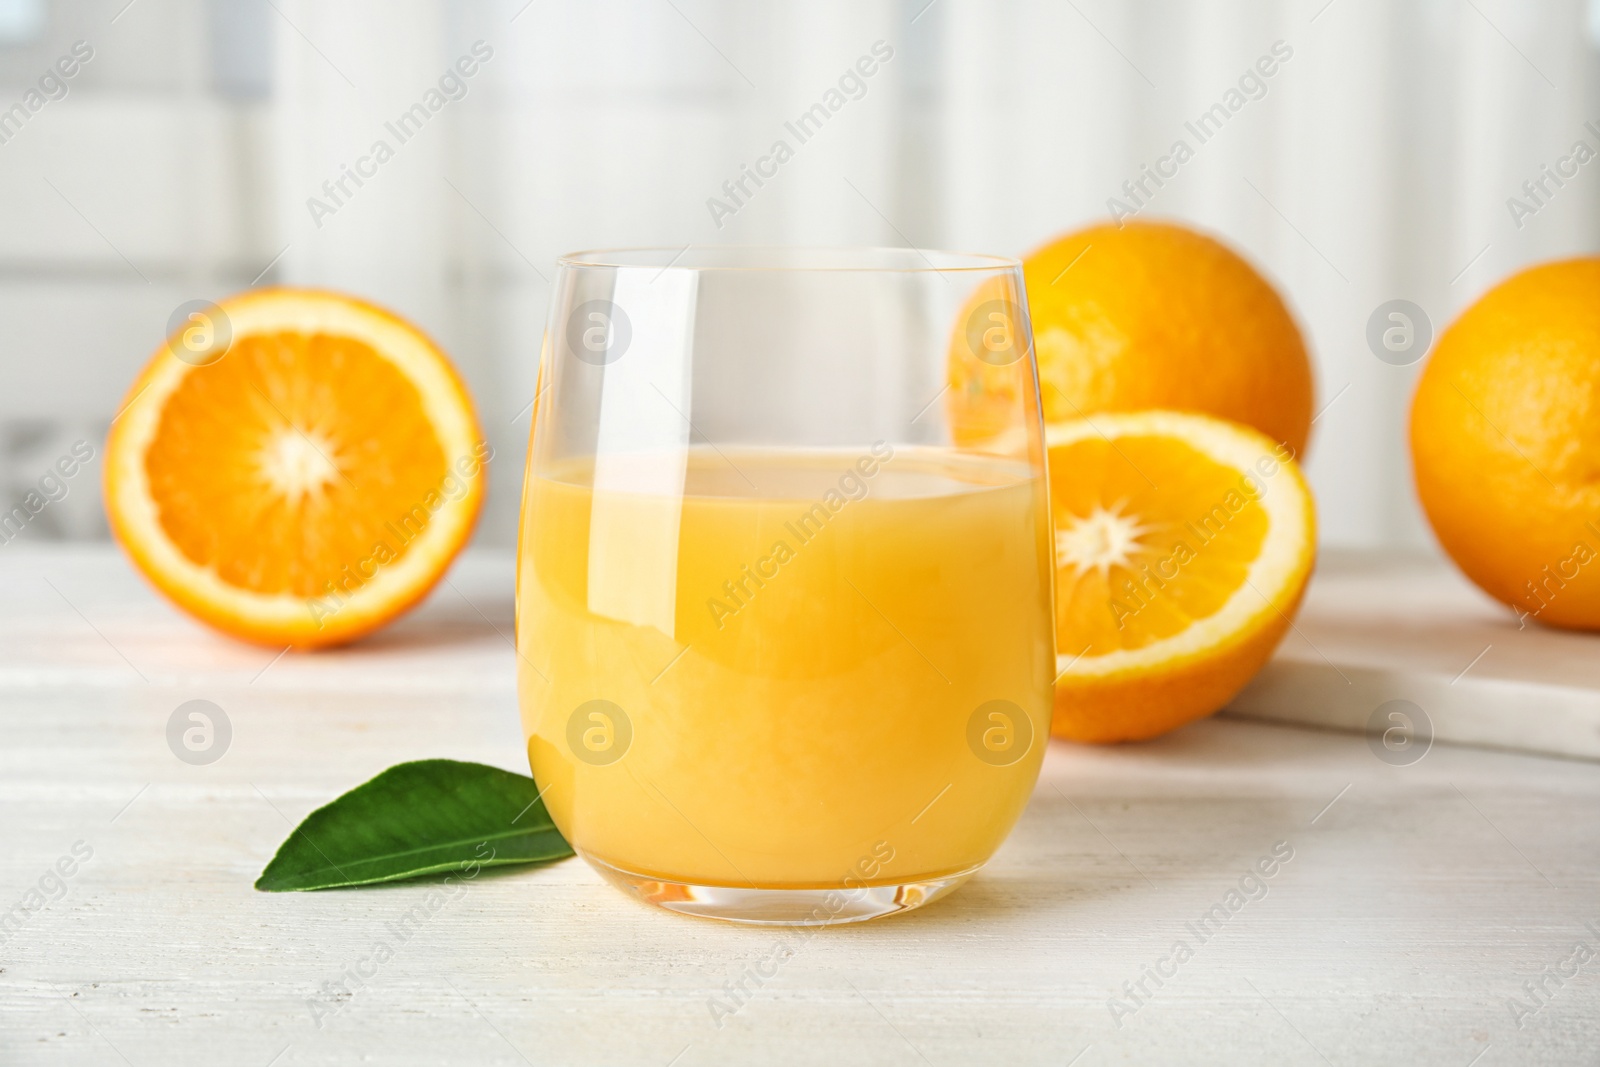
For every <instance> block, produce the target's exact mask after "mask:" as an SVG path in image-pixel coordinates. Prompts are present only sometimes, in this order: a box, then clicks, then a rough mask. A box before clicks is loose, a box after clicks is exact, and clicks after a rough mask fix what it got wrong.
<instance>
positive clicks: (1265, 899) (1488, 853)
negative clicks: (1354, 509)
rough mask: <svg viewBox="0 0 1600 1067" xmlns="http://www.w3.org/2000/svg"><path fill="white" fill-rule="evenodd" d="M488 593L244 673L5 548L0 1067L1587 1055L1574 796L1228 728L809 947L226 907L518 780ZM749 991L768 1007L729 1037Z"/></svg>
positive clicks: (1348, 740) (360, 905)
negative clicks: (311, 848)
mask: <svg viewBox="0 0 1600 1067" xmlns="http://www.w3.org/2000/svg"><path fill="white" fill-rule="evenodd" d="M510 589H511V583H510V560H509V558H508V557H505V556H491V555H473V556H469V558H467V559H466V560H464V561H463V562H462V564H461V565H459V566H458V567H457V569H456V571H455V572H454V573H453V574H452V576H451V585H450V586H446V587H442V588H441V590H440V591H439V592H438V593H437V594H436V595H435V597H434V598H433V599H432V600H431V601H430V602H429V603H428V604H427V605H426V606H425V607H424V608H423V609H422V611H421V612H419V613H418V614H417V615H414V616H413V617H411V618H410V619H408V620H406V621H405V622H404V623H402V624H401V625H399V626H397V627H395V628H394V629H393V630H391V631H389V632H388V633H386V634H385V635H382V636H380V637H379V638H377V639H375V640H373V641H372V642H370V643H368V644H367V645H364V646H362V647H359V648H357V649H352V650H348V651H345V652H340V653H334V654H330V655H319V656H315V657H296V656H285V657H284V658H283V659H281V660H278V661H277V662H272V660H273V655H274V654H273V652H272V650H264V651H263V650H258V649H252V648H245V647H242V646H236V645H232V644H229V643H227V642H225V641H222V640H221V639H218V638H214V637H212V636H210V635H208V634H206V633H204V632H203V631H201V630H200V629H198V628H197V627H195V626H194V625H192V624H190V623H189V622H187V621H186V620H184V619H183V618H181V617H180V616H178V615H177V614H176V613H174V612H173V611H171V610H170V609H168V608H166V607H165V606H164V605H162V604H160V603H158V602H157V601H156V600H155V599H154V598H152V597H151V596H150V595H149V594H147V593H145V592H144V591H143V589H142V588H141V587H140V585H139V583H138V582H137V581H136V579H134V578H133V576H131V575H130V574H129V573H128V572H127V569H126V567H125V566H124V565H123V563H122V562H121V560H120V559H119V558H117V557H116V556H115V555H114V554H112V553H111V552H109V551H108V550H83V549H76V550H67V549H49V550H37V549H29V548H25V547H24V546H21V545H13V546H7V547H5V548H3V549H0V717H3V724H4V728H5V732H4V737H5V742H4V744H3V745H0V908H11V907H12V906H13V904H14V903H18V902H23V901H26V900H28V899H29V893H30V891H31V890H32V889H37V888H41V887H42V888H43V889H44V890H45V892H44V893H42V894H41V896H56V897H57V899H53V900H49V901H48V902H47V903H45V904H44V905H43V906H42V907H39V908H37V909H34V910H31V911H29V912H28V913H27V914H26V916H25V917H24V918H22V919H21V920H20V921H14V922H13V924H12V926H11V928H9V932H6V931H0V1062H3V1063H5V1064H34V1063H50V1064H96V1065H98V1064H108V1063H123V1062H126V1063H129V1064H135V1065H140V1067H143V1065H145V1064H151V1065H155V1064H189V1063H194V1064H219V1063H221V1064H247V1065H259V1067H266V1065H268V1064H274V1065H276V1067H291V1065H299V1064H347V1063H352V1062H358V1061H359V1062H374V1063H426V1064H521V1063H524V1062H527V1063H537V1064H545V1063H560V1064H568V1063H571V1064H659V1065H662V1067H665V1065H668V1064H674V1063H675V1064H678V1065H680V1067H689V1065H693V1064H716V1063H725V1064H750V1063H777V1064H790V1063H796V1064H798V1063H828V1064H908V1065H910V1064H933V1065H941V1067H942V1065H945V1064H951V1065H954V1064H967V1063H995V1062H999V1063H1008V1064H1058V1065H1059V1064H1067V1063H1075V1064H1077V1065H1078V1067H1094V1065H1099V1064H1112V1063H1201V1064H1240V1063H1274V1064H1338V1065H1343V1064H1358V1063H1359V1064H1369V1063H1405V1064H1441V1065H1449V1067H1466V1065H1468V1064H1477V1065H1480V1067H1492V1065H1495V1064H1529V1063H1541V1064H1579V1063H1593V1062H1594V1057H1595V1054H1596V1050H1597V1049H1600V977H1597V974H1596V972H1597V971H1600V956H1597V958H1596V959H1595V960H1593V961H1591V962H1589V963H1587V964H1585V965H1583V966H1581V967H1579V968H1578V969H1577V973H1576V974H1575V975H1573V976H1568V977H1563V978H1561V981H1560V983H1559V984H1558V983H1557V982H1556V980H1555V979H1553V978H1551V977H1548V976H1549V975H1551V974H1556V973H1557V972H1558V971H1559V970H1561V969H1563V968H1568V969H1570V967H1571V966H1572V965H1570V964H1569V963H1568V962H1567V961H1569V960H1570V959H1572V952H1573V949H1574V946H1575V944H1576V943H1577V942H1580V941H1582V942H1585V943H1586V944H1587V945H1588V946H1589V947H1590V948H1591V949H1594V950H1595V951H1596V952H1600V771H1597V769H1596V768H1595V767H1594V766H1593V765H1592V764H1590V763H1586V762H1582V761H1574V760H1559V759H1547V758H1540V757H1537V756H1532V755H1527V754H1516V753H1507V752H1497V751H1487V750H1483V749H1478V748H1467V747H1458V746H1452V745H1447V744H1437V745H1434V746H1433V747H1432V748H1431V750H1429V751H1428V752H1427V754H1426V755H1425V756H1424V757H1423V758H1422V759H1420V760H1418V761H1417V762H1415V763H1412V764H1410V765H1404V766H1399V765H1394V764H1392V763H1388V762H1384V761H1383V760H1380V759H1379V758H1377V756H1375V754H1374V753H1373V751H1372V750H1371V749H1370V748H1369V747H1368V745H1367V743H1366V741H1365V739H1364V738H1362V737H1360V736H1355V735H1350V734H1343V733H1338V732H1330V731H1318V730H1307V729H1300V728H1292V727H1287V726H1282V725H1274V724H1266V723H1258V722H1243V721H1238V720H1229V719H1217V720H1211V721H1207V722H1202V723H1198V724H1195V725H1193V726H1191V727H1189V728H1187V729H1185V730H1182V731H1179V732H1178V733H1176V734H1174V735H1171V736H1169V737H1167V738H1164V739H1161V740H1159V741H1157V742H1154V743H1151V744H1146V745H1139V746H1127V747H1119V748H1109V749H1094V748H1079V747H1073V746H1069V745H1065V744H1061V743H1055V744H1053V745H1052V747H1051V751H1050V752H1049V755H1048V757H1047V759H1046V763H1045V770H1044V773H1043V776H1042V778H1041V780H1040V783H1039V786H1038V788H1037V790H1036V791H1035V794H1034V798H1033V802H1032V804H1031V806H1030V807H1029V808H1028V810H1027V812H1026V813H1025V815H1024V816H1023V819H1022V821H1021V823H1020V825H1019V826H1018V828H1017V831H1016V832H1015V834H1014V835H1013V836H1012V838H1011V839H1010V840H1009V841H1008V842H1007V843H1006V845H1005V846H1004V847H1003V848H1002V850H1001V851H1000V853H999V854H998V855H997V856H996V858H995V860H994V861H993V863H992V864H991V865H990V866H989V867H988V868H987V869H986V870H985V871H984V872H982V873H981V874H980V875H979V876H978V877H977V878H976V879H975V880H974V881H973V882H972V883H970V884H969V885H968V886H966V887H964V888H963V889H962V890H961V891H959V892H958V893H957V894H956V895H954V896H953V897H951V898H950V899H949V900H948V901H945V902H941V903H940V904H938V905H935V906H932V907H930V908H928V909H926V910H925V911H922V912H917V913H913V914H911V915H908V916H904V917H901V918H896V919H890V920H885V921H880V922H876V923H869V924H866V925H863V926H857V927H845V928H837V929H832V930H824V931H821V932H819V933H815V934H810V933H807V932H803V931H800V932H794V931H778V932H775V931H771V930H760V929H750V928H739V927H732V926H727V925H722V924H716V923H711V922H706V921H696V920H692V919H686V918H682V917H678V916H672V915H667V914H662V913H658V912H655V911H652V910H650V909H648V908H646V907H644V906H642V905H639V904H636V903H634V902H632V901H630V900H628V899H625V898H624V897H623V896H622V895H621V894H619V893H617V892H616V891H614V890H612V889H610V888H609V887H606V886H605V885H603V884H602V883H601V882H600V881H599V879H598V878H597V877H596V876H595V875H594V874H593V873H592V872H591V871H589V870H588V869H587V868H586V867H585V866H584V865H583V864H582V863H580V862H577V861H568V862H566V863H563V864H559V865H556V866H552V867H549V868H545V869H542V870H534V871H520V872H512V873H504V874H497V875H490V874H484V875H483V876H481V877H480V878H478V879H476V880H474V881H473V882H472V883H471V884H470V885H468V886H467V887H466V888H465V889H464V890H463V891H462V892H461V893H460V894H459V895H458V896H456V897H455V898H453V899H448V900H445V901H442V902H440V901H439V899H438V896H437V894H436V890H435V889H434V888H431V887H429V886H426V885H416V884H413V885H399V886H390V887H385V888H376V889H368V890H360V891H345V892H330V893H315V894H281V895H275V894H262V893H256V892H254V891H253V890H252V889H251V888H250V885H251V882H252V880H253V879H254V878H255V876H256V874H257V873H258V872H259V871H260V869H261V867H262V865H263V864H264V863H265V862H266V860H267V859H268V858H269V857H270V856H271V854H272V852H273V850H274V848H275V847H276V846H277V844H278V842H279V841H281V840H282V839H283V837H284V836H285V835H286V834H287V833H288V831H289V828H290V824H291V823H293V822H294V821H297V820H298V819H299V818H300V817H301V816H303V815H304V814H305V813H307V812H308V811H310V810H311V809H312V808H313V807H315V806H317V805H319V804H321V803H323V802H324V801H326V800H327V799H329V798H330V797H331V796H333V795H335V794H336V793H338V792H339V791H341V790H343V789H345V788H347V787H348V786H350V785H352V784H354V783H355V782H358V781H360V780H362V779H364V778H366V777H367V776H369V775H371V774H373V773H375V772H376V771H378V770H380V769H382V768H383V767H385V766H388V765H389V764H392V763H395V762H398V761H400V760H403V759H410V758H415V757H421V756H449V757H455V758H459V759H475V760H482V761H484V762H488V763H493V764H497V765H500V766H504V767H507V768H511V769H515V770H519V771H522V770H526V767H525V764H524V763H523V760H522V758H521V737H520V734H519V729H518V724H517V716H516V712H515V704H514V695H513V688H512V681H511V679H512V659H511V652H510V649H509V646H508V644H507V643H506V640H505V635H509V633H510V622H511V600H510ZM1313 639H1315V638H1313ZM1484 662H1488V657H1485V661H1484ZM1480 665H1481V664H1480ZM190 699H207V700H211V701H214V702H216V703H217V704H218V705H219V706H221V707H222V708H223V709H224V710H225V711H226V713H227V715H228V717H229V720H230V722H231V725H232V731H233V736H232V739H231V742H230V745H229V748H228V750H227V752H226V754H225V755H224V756H223V757H222V758H221V759H220V760H218V761H216V762H214V763H211V764H209V765H205V766H194V765H190V764H187V763H184V762H182V761H180V760H179V759H177V758H176V757H175V756H174V754H173V752H172V751H171V750H170V749H169V748H168V745H167V741H166V736H165V731H166V725H167V720H168V718H169V716H170V715H171V712H172V710H173V709H174V708H175V707H176V706H177V705H178V704H180V703H182V702H183V701H186V700H190ZM79 842H81V843H82V844H77V843H79ZM1280 842H1282V843H1283V844H1281V845H1280V844H1279V843H1280ZM75 845H77V848H78V852H79V854H80V855H81V854H82V853H83V852H85V851H86V850H92V856H90V857H89V858H88V859H87V860H86V861H82V862H80V861H79V860H77V859H75V858H73V849H74V846H75ZM1275 847H1276V848H1277V849H1278V852H1279V854H1280V855H1282V854H1285V853H1287V852H1288V850H1292V858H1290V859H1288V860H1287V861H1286V862H1279V863H1277V864H1276V865H1273V864H1268V866H1271V867H1272V869H1273V871H1274V873H1273V875H1272V876H1271V877H1270V878H1263V879H1260V882H1259V885H1260V886H1261V887H1263V888H1264V895H1262V890H1258V889H1257V882H1254V881H1248V880H1247V881H1246V882H1245V888H1246V890H1248V893H1249V895H1252V896H1255V897H1256V898H1257V899H1248V898H1247V896H1246V895H1245V894H1240V896H1239V897H1237V898H1236V899H1237V900H1238V901H1239V905H1238V907H1237V910H1236V911H1233V912H1230V913H1229V917H1228V918H1227V919H1226V920H1225V921H1224V920H1213V921H1212V924H1211V925H1209V926H1207V927H1206V928H1205V930H1203V931H1201V933H1200V934H1199V935H1197V933H1196V930H1197V929H1198V927H1197V925H1196V924H1198V923H1199V922H1200V920H1201V918H1202V916H1203V915H1205V914H1206V913H1207V911H1208V909H1211V908H1212V907H1213V905H1219V904H1220V905H1223V910H1224V911H1226V910H1227V906H1228V905H1229V904H1230V903H1233V900H1232V899H1230V897H1229V895H1228V894H1229V892H1230V890H1234V891H1237V890H1238V888H1239V886H1240V883H1241V879H1242V878H1243V877H1244V876H1245V875H1246V873H1247V872H1248V871H1250V870H1251V869H1252V868H1253V867H1254V866H1255V865H1256V864H1257V863H1258V861H1261V860H1262V859H1263V858H1264V857H1269V856H1271V855H1272V853H1273V850H1274V848H1275ZM63 858H66V859H67V860H69V861H70V863H67V864H65V866H72V867H73V873H72V875H71V876H70V877H66V878H63V879H61V881H60V885H61V886H63V887H64V890H62V891H59V892H58V891H57V889H56V886H57V883H56V881H55V876H52V875H51V874H50V872H51V871H54V870H56V869H57V867H56V865H57V864H58V863H60V862H62V861H63ZM430 893H435V894H436V895H435V896H434V897H433V901H434V902H435V903H438V904H439V905H440V906H439V907H438V908H437V910H436V911H434V912H432V913H431V915H430V917H429V918H428V919H427V921H426V922H424V923H422V924H421V925H420V928H419V929H418V931H417V932H416V933H414V934H413V935H411V936H410V937H409V938H408V939H406V940H404V941H401V940H399V939H398V937H397V936H396V934H395V933H394V924H395V923H397V922H398V921H399V920H400V918H401V916H403V915H404V914H405V913H406V912H407V911H408V910H410V909H413V908H416V907H418V906H423V907H426V906H427V904H428V902H429V900H430ZM1202 936H1204V940H1201V937H1202ZM1178 941H1183V942H1184V943H1185V945H1186V947H1187V949H1188V953H1187V954H1185V953H1181V952H1180V953H1177V954H1176V955H1175V954H1174V953H1173V948H1174V945H1175V942H1178ZM379 943H383V944H385V945H387V946H389V948H390V951H391V952H392V958H390V959H388V960H387V961H386V962H384V963H382V964H381V965H377V966H374V965H373V964H372V963H371V962H370V961H372V960H373V959H374V953H375V950H376V946H377V945H378V944H379ZM1178 956H1182V957H1183V959H1182V961H1181V962H1179V961H1178ZM354 967H360V968H361V969H362V970H365V971H366V972H367V975H366V976H365V977H362V978H360V982H359V984H357V982H355V981H354V980H352V979H348V978H346V979H344V980H345V981H346V982H347V989H348V991H347V992H330V987H329V985H328V983H337V982H339V981H340V980H341V977H342V976H343V975H344V974H345V973H346V972H347V970H348V969H350V968H354ZM1154 967H1160V968H1161V969H1162V970H1163V971H1165V972H1166V976H1165V977H1163V978H1162V980H1161V984H1160V985H1159V986H1157V985H1156V983H1155V981H1154V980H1152V979H1150V978H1148V977H1145V976H1146V974H1147V968H1154ZM747 968H748V969H750V971H751V972H755V971H757V970H760V971H765V972H768V973H771V977H768V978H764V979H762V980H761V982H760V984H759V985H758V984H757V983H756V982H755V981H754V980H751V979H746V985H747V987H748V988H750V989H752V992H751V993H750V994H749V995H748V996H747V997H746V998H745V1000H744V1003H742V1004H739V1005H736V1007H737V1010H734V1011H731V1012H729V1011H728V1010H727V1008H728V1007H729V1006H730V1005H731V1004H732V1002H731V1000H730V998H729V996H728V993H727V984H728V983H737V982H738V981H739V980H740V979H741V976H743V975H744V974H745V972H746V969H747ZM773 972H775V973H773ZM1542 975H1543V976H1545V977H1543V978H1542V981H1543V984H1544V987H1545V989H1546V990H1547V991H1548V994H1547V995H1546V996H1544V997H1541V999H1540V1000H1539V1001H1538V1002H1537V1003H1535V1002H1533V1001H1530V1000H1529V994H1528V993H1527V991H1526V989H1525V987H1524V983H1525V982H1538V981H1541V976H1542ZM1141 980H1143V982H1144V986H1145V989H1146V990H1147V991H1148V995H1145V994H1140V995H1139V999H1140V1001H1141V1002H1142V1003H1139V1004H1134V1003H1133V1002H1132V1001H1130V1000H1127V999H1126V997H1125V994H1124V983H1130V984H1131V983H1138V982H1140V981H1141ZM1135 991H1136V992H1137V990H1135ZM1119 995H1122V996H1123V999H1122V1000H1120V1001H1117V1000H1113V999H1112V998H1114V997H1117V996H1119ZM1513 997H1520V998H1521V999H1522V1001H1523V1002H1524V1005H1525V1007H1526V1008H1527V1009H1528V1010H1529V1011H1530V1012H1531V1014H1527V1015H1524V1016H1522V1017H1520V1019H1519V1017H1517V1016H1514V1015H1513V1013H1512V1010H1511V1008H1510V1006H1509V1003H1510V998H1513ZM1118 1004H1120V1005H1121V1008H1120V1010H1118V1011H1115V1012H1114V1011H1113V1007H1114V1006H1115V1005H1118ZM719 1006H720V1009H721V1010H718V1008H719ZM1535 1007H1536V1008H1537V1010H1536V1011H1533V1010H1532V1009H1534V1008H1535ZM1519 1021H1520V1023H1521V1024H1522V1025H1521V1026H1520V1027H1519V1025H1518V1023H1519ZM1075 1057H1076V1059H1075Z"/></svg>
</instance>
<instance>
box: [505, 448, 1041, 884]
mask: <svg viewBox="0 0 1600 1067" xmlns="http://www.w3.org/2000/svg"><path fill="white" fill-rule="evenodd" d="M543 470H544V471H545V472H546V473H545V474H544V475H543V476H541V475H540V473H538V471H537V470H536V471H533V472H531V473H530V475H529V482H528V485H527V487H526V491H525V494H524V500H525V507H526V508H528V509H529V513H528V514H527V515H525V516H524V522H523V530H524V538H525V539H524V541H523V544H522V546H521V550H520V558H519V568H518V579H517V582H518V592H517V650H518V653H519V657H518V671H519V677H518V686H519V692H520V698H521V706H522V716H523V727H524V731H525V734H526V736H527V739H528V759H529V763H530V764H531V766H532V768H533V774H534V777H535V778H536V779H537V781H538V782H539V785H540V787H541V788H542V789H544V790H546V792H545V794H544V796H545V803H546V804H547V805H548V807H549V810H550V813H551V815H552V816H553V817H554V819H555V822H556V825H557V826H558V827H559V828H560V829H561V831H562V833H564V834H565V835H566V836H567V839H568V840H569V841H571V842H572V844H573V845H574V847H576V848H577V849H578V850H579V851H580V852H582V853H583V854H584V855H585V856H586V857H588V858H590V859H591V860H597V861H599V862H600V863H602V864H606V865H610V866H611V867H614V868H617V869H619V870H621V871H624V872H629V873H631V874H634V875H638V876H643V877H646V878H658V879H661V880H662V881H664V882H677V883H687V884H690V885H701V886H728V887H744V886H752V887H760V888H795V889H816V888H833V887H839V886H841V885H849V886H857V885H863V886H873V885H895V884H904V883H911V882H915V881H918V880H920V879H925V878H932V877H943V876H949V875H955V874H959V873H961V872H965V871H968V870H971V869H973V868H975V867H977V866H978V865H980V864H982V863H983V862H984V861H985V860H987V859H988V858H989V856H990V854H991V853H992V852H993V851H994V850H995V848H996V847H998V845H999V844H1000V842H1001V840H1002V839H1003V838H1004V837H1005V835H1006V834H1007V833H1008V832H1009V830H1010V829H1011V826H1012V824H1013V823H1014V822H1015V821H1016V818H1017V816H1018V814H1019V813H1020V812H1021V810H1022V807H1023V805H1024V803H1025V802H1026V800H1027V797H1028V795H1029V793H1030V792H1031V791H1032V788H1033V783H1034V780H1035V778H1036V776H1037V773H1038V768H1039V763H1040V760H1041V759H1042V757H1043V752H1044V744H1045V740H1046V739H1047V738H1048V736H1049V726H1050V710H1051V682H1052V679H1053V675H1054V664H1055V650H1054V647H1053V639H1052V631H1051V625H1052V622H1051V618H1052V616H1051V606H1050V596H1051V586H1050V583H1051V580H1052V578H1051V573H1052V571H1051V567H1050V555H1049V550H1048V533H1047V531H1048V519H1047V516H1046V513H1045V510H1044V506H1043V500H1042V499H1041V498H1040V495H1039V494H1040V493H1041V492H1042V490H1041V489H1040V488H1039V486H1038V482H1037V479H1035V480H1032V481H1030V478H1029V474H1030V471H1029V469H1028V468H1027V467H1026V466H1025V465H1022V464H1018V463H1015V462H1012V461H1007V460H1000V459H992V458H982V457H970V456H961V455H952V454H950V453H949V452H938V453H935V452H933V451H932V450H929V451H926V452H923V451H920V450H918V449H914V448H909V447H905V446H902V447H899V448H892V447H891V446H889V445H887V444H884V443H881V442H880V443H879V444H878V445H876V446H874V447H873V449H872V450H871V451H861V452H844V451H839V452H833V451H817V452H794V451H791V452H758V451H745V452H734V451H729V450H723V451H722V452H718V451H714V450H704V451H703V450H699V449H690V450H688V451H687V453H678V454H676V455H675V456H670V457H669V456H656V457H651V456H632V457H629V456H618V457H602V458H601V459H600V460H599V461H598V462H597V461H595V460H592V459H591V460H587V461H584V462H581V463H578V462H575V463H570V464H567V465H564V466H563V465H560V464H554V465H552V464H546V465H545V466H544V467H543ZM535 514H536V515H537V521H532V519H533V517H534V515H535Z"/></svg>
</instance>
